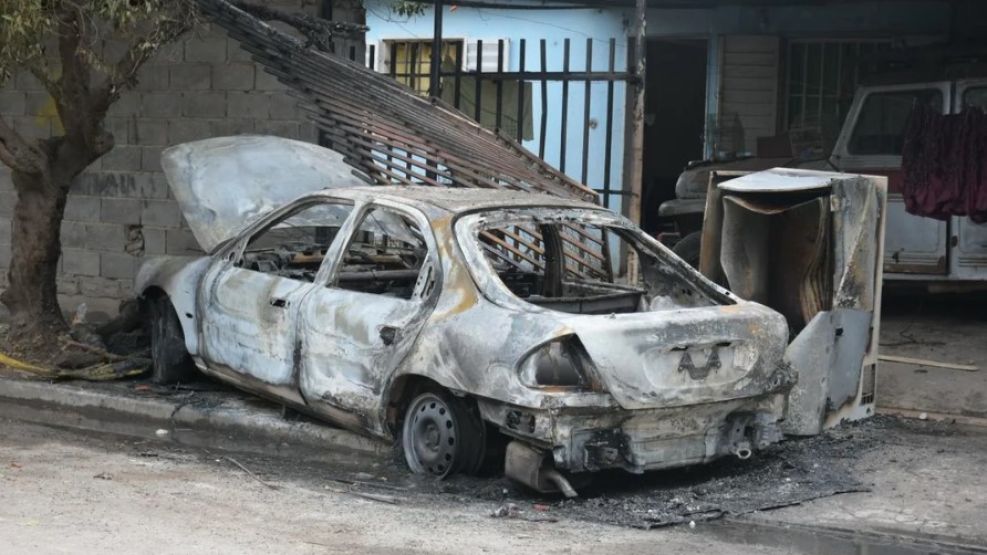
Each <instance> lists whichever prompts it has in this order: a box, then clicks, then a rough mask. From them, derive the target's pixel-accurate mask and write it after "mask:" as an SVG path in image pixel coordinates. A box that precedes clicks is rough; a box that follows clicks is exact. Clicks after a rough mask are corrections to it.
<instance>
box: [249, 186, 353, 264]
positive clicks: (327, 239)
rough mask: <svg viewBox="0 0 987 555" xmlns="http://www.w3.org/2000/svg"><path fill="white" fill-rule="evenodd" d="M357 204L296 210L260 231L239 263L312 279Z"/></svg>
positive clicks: (321, 205) (251, 238) (320, 205)
mask: <svg viewBox="0 0 987 555" xmlns="http://www.w3.org/2000/svg"><path fill="white" fill-rule="evenodd" d="M352 210H353V206H352V205H347V204H340V203H328V204H327V203H319V204H315V205H309V206H306V207H304V208H301V209H299V210H296V211H294V212H292V213H290V214H289V215H287V216H285V217H283V218H281V219H279V220H277V221H275V222H274V223H273V224H271V225H269V226H267V227H266V228H264V229H262V230H260V231H258V232H257V233H255V234H254V235H253V236H251V237H250V239H249V240H248V241H247V243H246V245H245V247H244V248H243V250H242V252H240V253H239V254H238V255H234V257H233V264H234V265H235V266H237V267H240V268H244V269H247V270H252V271H255V272H260V273H264V274H270V275H276V276H280V277H285V278H290V279H296V280H299V281H308V282H312V281H314V280H315V275H316V274H317V273H318V271H319V267H320V266H321V265H322V261H323V260H324V259H325V255H326V252H327V251H328V250H329V247H330V245H332V242H333V240H335V238H336V235H337V234H338V233H339V228H340V227H341V226H342V225H343V222H344V221H346V218H347V217H348V216H349V214H350V212H352Z"/></svg>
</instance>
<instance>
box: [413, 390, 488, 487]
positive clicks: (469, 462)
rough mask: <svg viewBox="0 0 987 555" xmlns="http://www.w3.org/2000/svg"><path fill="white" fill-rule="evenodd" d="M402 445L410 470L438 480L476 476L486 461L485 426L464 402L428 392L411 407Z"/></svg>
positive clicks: (445, 393)
mask: <svg viewBox="0 0 987 555" xmlns="http://www.w3.org/2000/svg"><path fill="white" fill-rule="evenodd" d="M401 445H402V447H403V449H404V457H405V461H407V463H408V467H409V468H410V469H411V471H412V472H415V473H416V474H431V475H433V476H436V477H438V478H445V477H446V476H449V475H451V474H457V473H464V474H476V473H477V472H478V471H479V470H480V467H481V465H482V464H483V461H484V451H485V446H486V433H485V427H484V425H483V421H482V420H481V419H480V416H479V415H478V414H477V411H476V409H475V408H474V407H473V406H472V405H471V404H470V403H469V402H467V401H466V400H465V399H461V398H458V397H455V396H453V395H451V394H449V393H447V392H445V391H427V392H425V393H422V394H420V395H418V396H417V397H415V398H414V399H413V400H412V401H411V403H409V404H408V408H407V410H406V411H405V415H404V425H403V427H402V433H401Z"/></svg>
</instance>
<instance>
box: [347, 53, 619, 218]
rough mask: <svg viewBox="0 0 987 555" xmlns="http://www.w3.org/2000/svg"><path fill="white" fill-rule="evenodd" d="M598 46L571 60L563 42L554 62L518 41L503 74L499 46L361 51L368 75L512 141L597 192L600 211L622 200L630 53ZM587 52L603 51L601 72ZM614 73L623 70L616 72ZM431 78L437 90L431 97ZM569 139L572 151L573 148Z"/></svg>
mask: <svg viewBox="0 0 987 555" xmlns="http://www.w3.org/2000/svg"><path fill="white" fill-rule="evenodd" d="M601 42H602V41H595V40H594V39H587V40H586V42H585V47H584V48H582V49H581V52H578V53H577V55H578V57H579V58H580V59H579V60H578V61H577V60H575V59H574V58H575V57H574V55H573V54H574V52H573V44H572V41H571V39H564V40H562V41H561V56H559V55H558V52H550V50H549V48H550V45H549V41H548V40H547V39H540V40H534V41H528V40H526V39H521V40H519V41H518V44H517V49H518V50H517V55H516V57H515V58H514V61H515V64H516V69H514V70H508V69H507V68H508V67H509V66H510V59H509V58H508V56H507V53H506V44H505V41H504V40H498V41H496V42H483V41H475V42H474V43H467V42H466V41H463V40H457V39H451V40H445V41H435V40H434V39H412V40H408V41H389V44H387V45H385V46H384V48H386V51H384V52H380V51H379V46H378V45H375V44H371V45H368V47H367V57H366V58H367V65H368V67H369V68H370V69H374V70H376V71H379V72H381V73H387V74H389V75H390V76H391V77H392V78H394V79H395V80H397V81H399V82H401V83H403V84H405V85H407V86H409V87H411V88H412V89H414V90H416V91H418V92H419V93H421V94H423V95H425V94H432V95H433V96H434V97H437V100H436V101H439V100H441V101H442V102H444V103H446V104H448V105H450V106H451V107H453V108H455V109H456V110H459V111H460V112H462V113H464V114H465V115H466V116H468V117H470V118H472V119H473V120H474V121H477V122H479V123H480V124H482V125H483V126H484V127H487V128H488V129H491V130H494V131H496V132H497V133H498V134H500V135H501V136H504V137H508V138H510V139H513V140H514V141H517V142H518V143H519V144H521V145H523V146H524V147H526V148H527V149H529V150H531V151H532V152H533V153H535V154H537V155H538V157H540V158H542V159H543V160H545V161H546V162H548V163H549V164H551V165H552V166H554V167H556V168H557V169H559V170H560V171H561V172H563V173H566V174H568V175H569V176H571V177H573V178H574V179H578V180H579V181H580V182H582V183H584V184H586V185H587V186H590V187H591V188H593V190H595V191H596V192H598V193H600V195H601V197H602V198H601V201H602V203H603V205H604V206H606V207H610V206H611V204H612V198H613V197H614V196H615V195H624V194H626V193H625V191H624V190H623V187H621V186H620V182H619V179H620V176H621V175H622V168H623V158H622V153H623V146H624V140H623V139H624V137H623V133H624V129H625V125H624V123H625V104H626V88H625V83H627V82H630V81H632V80H634V79H635V77H634V75H633V73H632V72H631V71H629V70H628V69H627V68H626V64H627V60H629V59H633V56H627V55H626V51H627V48H628V47H627V46H625V45H623V44H621V45H618V43H617V40H616V39H610V40H609V41H608V42H602V44H601ZM435 44H440V45H441V46H440V49H439V56H435V55H433V48H434V45H435ZM594 48H597V49H598V48H603V49H604V52H606V60H607V61H606V63H605V64H603V65H604V67H597V66H599V65H600V64H598V63H597V64H596V65H594ZM550 54H555V55H554V56H550ZM559 57H560V58H561V64H556V65H557V66H558V67H552V65H551V64H550V63H549V60H550V59H553V58H554V59H558V58H559ZM380 60H384V61H385V62H384V65H380ZM436 60H440V62H439V65H440V69H439V71H437V72H436V71H434V70H433V67H432V64H433V63H434V61H436ZM618 64H620V65H622V66H625V67H622V68H620V69H618ZM435 76H437V77H438V79H439V84H438V87H434V88H433V85H432V84H431V81H432V79H433V78H434V77H435ZM604 91H605V92H604ZM574 92H575V93H577V94H573V93H574ZM601 108H602V111H601ZM594 116H602V117H594ZM600 120H602V121H600ZM550 122H553V123H555V125H550ZM574 126H578V127H579V128H580V129H576V128H575V127H574ZM597 127H602V129H603V137H602V141H599V140H597V141H596V143H594V141H593V139H592V138H591V130H592V129H595V128H597ZM573 131H575V133H573ZM580 132H581V133H580ZM574 140H575V142H577V144H578V145H579V146H578V147H576V148H574V145H573V144H572V143H573V142H574ZM574 158H575V159H574ZM594 164H595V165H596V167H594ZM615 176H617V179H616V180H615Z"/></svg>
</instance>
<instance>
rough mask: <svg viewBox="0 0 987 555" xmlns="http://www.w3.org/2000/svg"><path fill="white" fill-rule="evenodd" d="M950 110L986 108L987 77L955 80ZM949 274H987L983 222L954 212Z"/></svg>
mask: <svg viewBox="0 0 987 555" xmlns="http://www.w3.org/2000/svg"><path fill="white" fill-rule="evenodd" d="M953 106H954V110H953V111H954V112H956V113H959V112H962V111H963V110H965V109H966V108H980V109H981V110H985V111H987V79H970V80H965V81H960V82H958V83H957V84H956V98H955V99H954V100H953ZM950 223H951V225H952V229H953V237H952V238H951V239H950V247H951V251H950V257H949V259H950V266H951V268H950V274H951V276H952V277H955V278H957V279H977V280H983V279H985V278H987V224H978V223H976V222H974V221H973V220H971V219H970V218H967V217H965V216H954V217H953V218H952V221H951V222H950Z"/></svg>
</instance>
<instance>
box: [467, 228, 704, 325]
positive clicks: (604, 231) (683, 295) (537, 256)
mask: <svg viewBox="0 0 987 555" xmlns="http://www.w3.org/2000/svg"><path fill="white" fill-rule="evenodd" d="M478 241H479V244H480V246H481V247H482V249H483V252H484V253H485V255H486V257H487V260H488V261H489V262H490V264H491V266H492V267H493V268H494V270H495V271H496V273H497V275H498V276H499V277H500V279H501V281H502V282H503V283H504V285H505V286H506V287H507V288H508V289H509V290H510V291H511V292H512V293H513V294H514V295H516V296H517V297H518V298H521V299H523V300H525V301H527V302H529V303H532V304H535V305H538V306H541V307H545V308H550V309H552V310H558V311H561V312H568V313H572V314H614V313H616V314H620V313H631V312H653V311H658V310H668V309H675V308H688V307H696V306H707V305H712V304H715V303H714V301H713V300H712V299H711V298H709V297H708V296H707V295H705V294H704V293H702V292H701V291H700V290H699V289H698V288H696V287H695V286H694V285H693V284H691V283H689V281H688V280H687V279H685V278H684V277H683V276H681V275H680V274H679V271H678V270H676V269H673V268H672V267H671V266H670V265H669V264H668V263H666V262H664V261H662V260H661V259H660V258H659V256H658V255H656V254H655V253H653V252H652V251H651V250H650V249H649V248H648V247H646V246H644V245H641V244H640V243H639V242H638V241H637V240H636V238H634V237H633V235H631V234H630V233H628V232H627V231H626V230H624V229H622V228H617V227H601V226H595V225H588V224H581V223H576V222H560V221H537V220H536V219H534V218H532V219H531V221H530V222H525V223H516V224H511V225H501V226H493V227H487V228H485V229H483V230H482V231H480V233H479V236H478ZM628 253H634V254H635V255H636V256H637V259H638V261H639V264H638V267H639V271H638V277H637V279H636V280H634V281H633V282H629V281H628V280H627V279H626V278H625V277H621V276H620V273H621V272H620V267H619V266H620V261H621V257H622V256H623V257H626V256H627V254H628Z"/></svg>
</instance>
